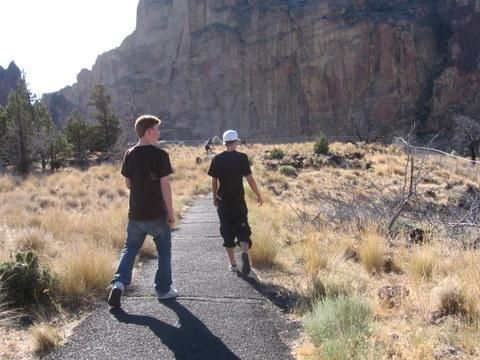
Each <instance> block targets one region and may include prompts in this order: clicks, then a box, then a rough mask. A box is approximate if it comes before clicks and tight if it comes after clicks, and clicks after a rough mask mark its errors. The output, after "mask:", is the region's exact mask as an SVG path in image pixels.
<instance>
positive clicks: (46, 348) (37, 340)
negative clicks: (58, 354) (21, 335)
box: [30, 323, 62, 356]
mask: <svg viewBox="0 0 480 360" xmlns="http://www.w3.org/2000/svg"><path fill="white" fill-rule="evenodd" d="M30 334H31V338H32V350H33V352H34V353H35V354H37V355H38V356H42V355H45V354H48V353H49V352H50V351H52V350H53V349H55V348H56V347H57V346H58V345H59V344H60V342H61V340H62V336H61V335H60V333H59V332H58V328H56V327H54V326H51V325H50V324H48V323H40V324H35V325H33V326H32V327H31V328H30Z"/></svg>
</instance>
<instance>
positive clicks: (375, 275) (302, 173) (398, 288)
mask: <svg viewBox="0 0 480 360" xmlns="http://www.w3.org/2000/svg"><path fill="white" fill-rule="evenodd" d="M319 143H320V142H319V141H317V142H315V143H313V144H312V143H308V144H288V145H284V146H278V145H275V146H266V145H262V146H254V147H252V148H250V149H248V150H247V152H250V155H251V157H253V158H254V171H255V173H256V174H257V178H258V179H259V182H260V183H261V184H262V188H263V189H264V190H265V191H266V192H268V196H267V199H268V200H267V202H266V204H265V205H264V206H263V207H261V208H255V206H254V202H253V201H252V203H251V206H250V208H251V209H252V210H251V212H250V213H251V218H252V227H253V234H254V235H253V237H254V242H255V243H257V242H260V243H261V246H260V247H259V249H258V250H259V251H258V252H257V249H256V247H254V248H253V249H252V250H253V256H252V257H253V260H254V261H255V262H256V266H257V267H261V278H262V281H264V282H267V283H268V282H269V283H271V284H272V287H274V288H275V289H280V290H278V291H282V292H284V293H288V294H290V296H291V297H292V298H293V299H296V302H295V304H296V305H295V307H294V308H293V309H292V311H293V312H294V313H296V314H297V316H299V318H301V319H302V323H303V325H304V329H305V332H306V340H305V341H304V343H303V344H302V345H301V346H299V348H298V351H297V354H298V357H299V358H303V359H312V358H318V359H354V358H355V359H362V358H374V359H380V358H384V359H420V358H421V359H440V358H442V359H444V358H449V357H450V358H472V359H473V358H476V357H478V356H479V351H480V349H479V347H478V345H476V343H478V340H480V338H479V335H480V332H479V328H478V325H479V319H480V318H479V316H478V314H479V312H478V311H479V302H478V300H476V299H477V298H478V295H477V294H478V286H477V283H478V271H479V270H480V265H479V262H478V260H480V256H479V254H478V250H477V248H478V246H479V245H478V242H479V241H480V240H479V238H478V226H479V222H478V215H479V212H478V204H479V201H478V192H479V187H478V185H477V184H478V176H479V175H480V174H479V173H478V168H476V167H475V166H474V165H472V164H471V163H469V162H468V161H461V160H456V159H453V158H452V159H451V158H448V157H445V156H442V157H439V156H436V155H435V156H434V155H427V154H425V153H415V152H414V151H408V149H403V148H402V147H397V146H384V145H377V144H367V145H366V144H357V145H355V144H339V143H334V144H329V146H328V144H326V145H327V146H324V148H325V151H322V152H320V151H318V146H319V145H318V144H319ZM272 149H275V153H279V152H280V151H282V152H283V157H281V158H276V157H274V156H271V151H272ZM477 166H478V165H477ZM285 167H289V168H292V169H293V170H294V171H295V175H292V174H293V170H292V171H289V172H286V171H285V170H283V169H285ZM251 200H254V199H253V198H252V199H251ZM271 214H275V215H271ZM269 246H270V247H271V249H270V251H267V250H266V249H268V247H269ZM265 253H268V254H271V255H270V256H268V257H266V256H264V255H263V254H265ZM257 257H258V258H259V259H257ZM265 265H266V266H265ZM467 279H468V280H467Z"/></svg>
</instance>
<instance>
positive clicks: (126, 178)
mask: <svg viewBox="0 0 480 360" xmlns="http://www.w3.org/2000/svg"><path fill="white" fill-rule="evenodd" d="M125 186H126V187H127V189H130V188H131V187H132V183H131V182H130V179H129V178H128V177H125Z"/></svg>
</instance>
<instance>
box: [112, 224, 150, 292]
mask: <svg viewBox="0 0 480 360" xmlns="http://www.w3.org/2000/svg"><path fill="white" fill-rule="evenodd" d="M145 236H146V233H145V231H144V230H143V229H142V227H141V222H139V221H136V220H128V225H127V240H126V241H125V245H124V247H123V250H122V254H121V257H120V262H119V264H118V268H117V271H116V272H115V276H114V278H113V281H112V283H114V282H115V281H120V282H121V283H122V284H124V285H129V284H130V282H131V281H132V271H133V265H134V263H135V257H136V256H137V254H138V251H139V250H140V248H141V247H142V245H143V242H144V241H145Z"/></svg>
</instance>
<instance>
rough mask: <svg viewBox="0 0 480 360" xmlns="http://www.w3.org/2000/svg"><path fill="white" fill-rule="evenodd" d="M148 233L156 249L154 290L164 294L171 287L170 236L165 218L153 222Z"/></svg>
mask: <svg viewBox="0 0 480 360" xmlns="http://www.w3.org/2000/svg"><path fill="white" fill-rule="evenodd" d="M151 226H152V227H151V229H150V231H149V233H150V235H152V236H153V241H154V242H155V246H156V248H157V271H156V273H155V284H154V286H155V290H156V291H157V293H160V294H165V293H167V292H168V291H169V290H170V287H171V285H172V235H171V231H170V227H169V226H168V224H167V221H166V218H165V217H162V218H161V219H159V220H156V221H153V222H152V225H151Z"/></svg>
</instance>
